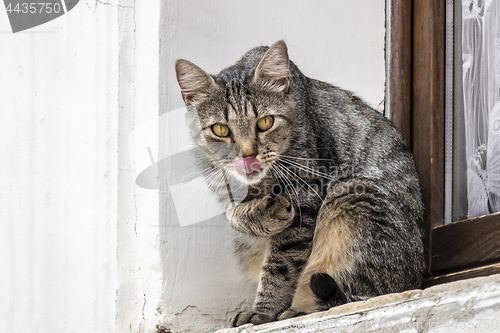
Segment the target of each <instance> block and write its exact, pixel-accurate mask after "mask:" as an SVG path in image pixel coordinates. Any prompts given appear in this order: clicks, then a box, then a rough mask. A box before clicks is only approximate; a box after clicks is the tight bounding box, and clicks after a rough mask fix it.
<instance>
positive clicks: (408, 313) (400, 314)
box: [216, 274, 500, 333]
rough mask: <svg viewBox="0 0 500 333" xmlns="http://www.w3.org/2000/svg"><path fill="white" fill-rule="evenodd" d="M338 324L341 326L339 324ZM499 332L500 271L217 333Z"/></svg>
mask: <svg viewBox="0 0 500 333" xmlns="http://www.w3.org/2000/svg"><path fill="white" fill-rule="evenodd" d="M335 328H337V329H335ZM334 329H335V331H340V332H362V331H370V332H408V333H409V332H446V331H449V332H500V274H499V275H491V276H487V277H479V278H474V279H468V280H463V281H457V282H452V283H448V284H443V285H438V286H434V287H430V288H427V289H424V290H420V289H417V290H410V291H406V292H403V293H399V294H389V295H383V296H379V297H374V298H371V299H369V300H367V301H363V302H354V303H349V304H345V305H342V306H338V307H335V308H332V309H330V310H328V311H324V312H318V313H313V314H310V315H307V316H304V317H299V318H294V319H289V320H283V321H278V322H273V323H269V324H264V325H258V326H254V325H252V324H247V325H244V326H241V327H238V328H230V329H222V330H218V331H217V332H216V333H253V332H255V333H257V332H262V333H264V332H287V333H288V332H301V333H302V332H304V333H306V332H332V331H334Z"/></svg>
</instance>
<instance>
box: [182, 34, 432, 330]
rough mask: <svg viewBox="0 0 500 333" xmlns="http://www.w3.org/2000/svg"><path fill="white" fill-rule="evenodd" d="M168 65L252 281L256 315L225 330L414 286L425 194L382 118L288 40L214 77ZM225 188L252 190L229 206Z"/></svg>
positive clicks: (251, 312) (419, 272) (245, 315)
mask: <svg viewBox="0 0 500 333" xmlns="http://www.w3.org/2000/svg"><path fill="white" fill-rule="evenodd" d="M175 68H176V74H177V81H178V84H179V86H180V88H181V94H182V98H183V100H184V102H185V104H186V105H187V107H188V117H187V118H188V121H187V122H188V124H189V126H190V131H191V135H192V137H193V140H194V142H195V144H196V145H197V152H196V158H197V163H198V165H199V167H200V170H203V171H202V172H203V175H204V176H205V177H206V179H207V183H209V184H210V188H211V189H212V190H213V191H214V192H215V193H217V194H218V195H219V196H220V198H221V201H222V202H223V203H224V205H225V207H226V214H225V215H226V217H227V220H228V222H229V224H230V225H231V226H232V227H234V228H235V229H236V230H237V231H238V235H237V236H236V239H235V253H236V255H237V257H238V258H239V259H240V262H241V263H242V267H243V268H245V271H246V273H247V274H248V275H249V276H250V278H252V279H253V280H254V281H255V282H256V283H257V292H256V297H255V301H254V305H253V307H252V308H251V309H248V310H245V311H241V312H239V313H237V314H236V315H235V316H234V317H233V319H232V320H231V325H232V326H240V325H243V324H246V323H252V324H263V323H267V322H271V321H274V320H281V319H287V318H291V317H295V316H299V315H303V314H307V313H311V312H315V311H322V310H326V309H328V308H330V307H333V306H336V305H340V304H344V303H346V302H351V301H356V300H362V299H367V298H369V297H373V296H377V295H381V294H387V293H393V292H402V291H404V290H409V289H414V288H420V286H421V283H422V278H423V273H424V271H425V265H426V264H425V260H424V255H423V244H422V237H423V236H422V235H423V211H424V206H423V202H422V189H421V186H420V181H419V177H418V175H417V171H416V168H415V163H414V160H413V157H412V155H411V153H410V152H409V150H408V148H407V147H406V145H405V142H404V140H403V139H402V137H401V135H400V133H399V132H398V130H397V129H396V128H395V127H394V126H393V125H392V123H391V122H390V121H389V120H387V119H386V118H385V117H384V116H383V115H382V114H381V113H379V112H377V111H375V110H374V109H372V108H371V107H369V106H368V105H367V104H365V103H364V102H363V101H362V100H361V99H360V98H358V97H356V96H354V95H353V94H352V93H351V92H349V91H346V90H343V89H340V88H338V87H336V86H333V85H330V84H328V83H325V82H321V81H318V80H314V79H311V78H308V77H306V76H305V75H304V74H302V73H301V71H300V70H299V69H298V68H297V67H296V66H295V64H294V63H293V62H291V61H290V60H289V57H288V49H287V46H286V44H285V42H284V41H278V42H276V43H274V44H273V45H272V46H270V47H265V46H261V47H256V48H253V49H251V50H250V51H248V52H247V53H246V54H245V55H244V56H243V57H242V58H241V59H240V60H239V61H238V62H237V63H236V64H235V65H233V66H231V67H228V68H226V69H224V70H222V71H221V72H220V73H219V74H218V75H209V74H207V73H206V72H205V71H203V70H202V69H200V68H199V67H198V66H196V65H195V64H193V63H191V62H189V61H187V60H184V59H179V60H177V62H176V64H175ZM228 183H232V184H234V183H237V184H240V185H241V186H242V187H243V188H245V186H246V187H247V188H248V193H246V192H245V195H246V196H245V195H244V197H243V198H242V200H240V201H237V200H234V196H231V191H233V189H234V188H235V187H234V186H232V187H228V185H227V184H228ZM228 191H229V194H230V195H229V196H228V195H227V194H228Z"/></svg>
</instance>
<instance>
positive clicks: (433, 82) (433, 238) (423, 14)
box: [386, 0, 500, 287]
mask: <svg viewBox="0 0 500 333" xmlns="http://www.w3.org/2000/svg"><path fill="white" fill-rule="evenodd" d="M456 1H459V0H456ZM450 5H451V6H453V0H389V2H388V8H387V10H388V12H387V15H388V22H389V24H388V33H387V48H388V49H387V64H388V65H387V72H388V76H387V94H386V112H387V114H388V116H389V118H390V119H391V120H392V121H393V123H394V124H395V125H396V126H397V127H398V128H399V129H400V130H401V132H402V134H403V137H404V138H405V140H406V142H407V143H408V145H409V147H410V149H411V150H412V151H413V154H414V156H415V162H416V164H417V169H418V172H419V174H420V178H421V182H422V187H423V189H424V202H425V206H426V215H425V223H426V228H425V230H426V234H425V240H424V244H425V251H426V253H425V256H426V260H427V264H428V271H427V278H426V280H425V282H424V287H428V286H431V285H435V284H440V283H446V282H451V281H455V280H460V279H465V278H470V277H476V276H485V275H490V274H495V273H500V214H499V213H497V214H490V215H486V216H482V217H477V218H474V219H467V220H463V221H458V222H453V223H449V224H443V221H444V213H443V212H444V195H445V193H444V187H445V184H444V181H445V158H444V157H445V125H446V124H445V65H446V62H445V56H446V55H445V51H446V40H445V27H446V24H447V21H446V11H447V10H446V9H447V6H450ZM448 9H449V7H448ZM451 12H452V11H451ZM448 13H450V11H449V10H448ZM450 22H452V21H448V24H450Z"/></svg>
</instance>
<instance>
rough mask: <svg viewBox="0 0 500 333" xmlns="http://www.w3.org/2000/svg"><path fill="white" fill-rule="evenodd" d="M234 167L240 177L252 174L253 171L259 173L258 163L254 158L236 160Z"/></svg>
mask: <svg viewBox="0 0 500 333" xmlns="http://www.w3.org/2000/svg"><path fill="white" fill-rule="evenodd" d="M234 167H235V168H236V172H238V173H239V174H240V175H241V174H243V173H252V172H254V171H260V162H259V160H258V159H256V158H255V157H252V156H249V157H245V158H240V159H238V160H237V161H236V163H235V165H234Z"/></svg>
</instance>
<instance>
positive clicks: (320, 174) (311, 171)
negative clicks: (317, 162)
mask: <svg viewBox="0 0 500 333" xmlns="http://www.w3.org/2000/svg"><path fill="white" fill-rule="evenodd" d="M280 161H281V162H283V163H286V164H288V165H290V166H293V167H295V168H297V169H300V170H302V171H304V172H307V173H309V174H311V175H314V176H318V177H322V178H326V179H328V180H334V179H335V178H333V177H332V176H330V175H328V174H326V173H323V172H321V171H318V170H314V169H313V168H310V167H308V166H305V165H302V164H300V163H298V162H295V161H291V160H288V159H286V158H283V159H280Z"/></svg>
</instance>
